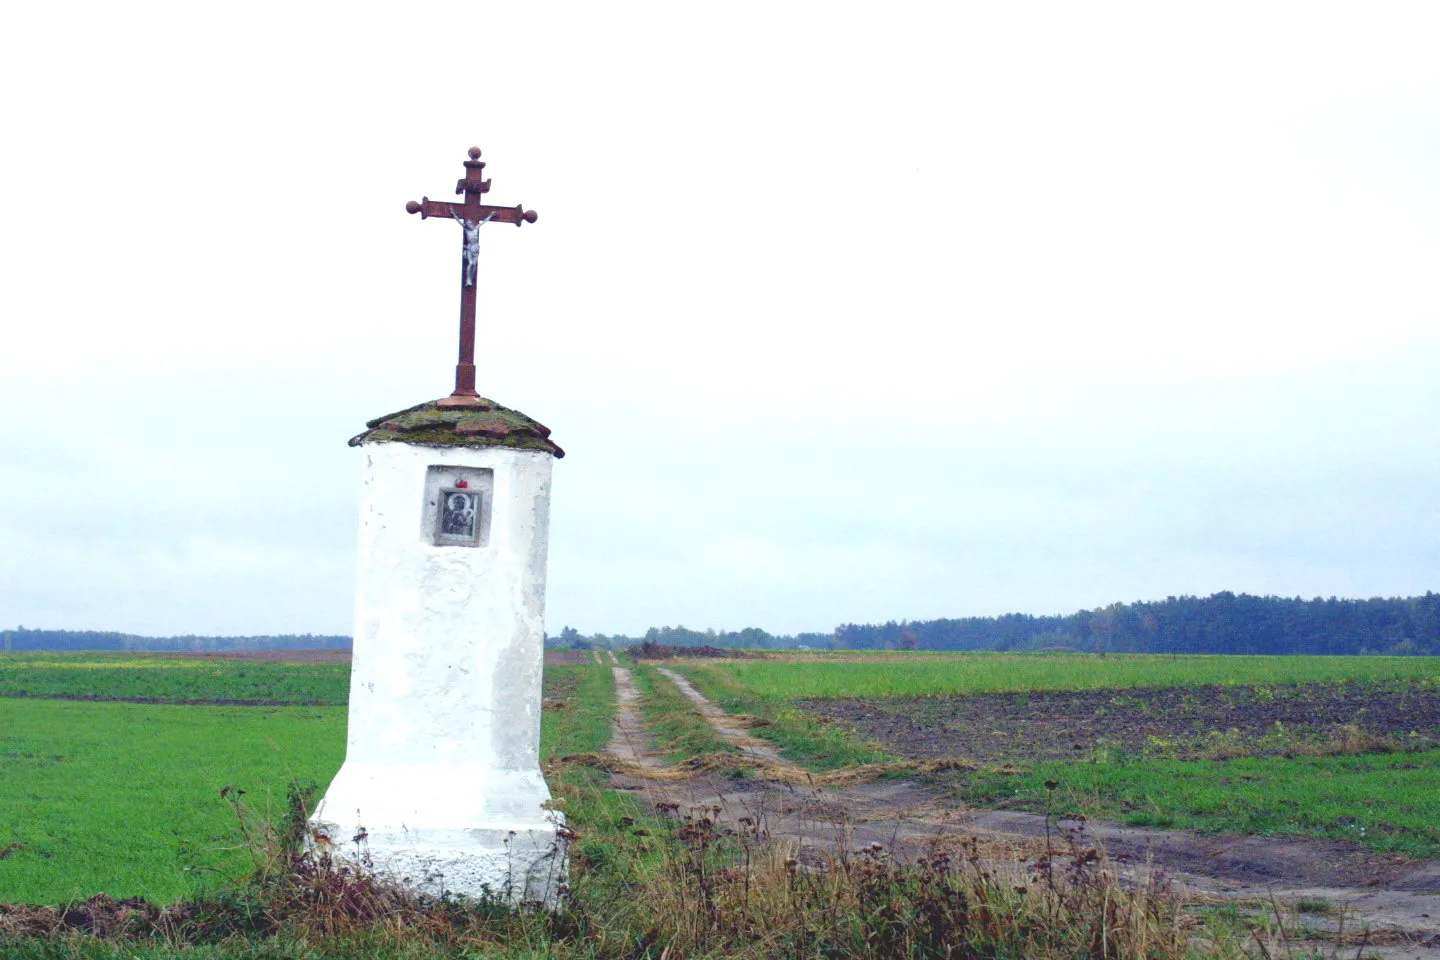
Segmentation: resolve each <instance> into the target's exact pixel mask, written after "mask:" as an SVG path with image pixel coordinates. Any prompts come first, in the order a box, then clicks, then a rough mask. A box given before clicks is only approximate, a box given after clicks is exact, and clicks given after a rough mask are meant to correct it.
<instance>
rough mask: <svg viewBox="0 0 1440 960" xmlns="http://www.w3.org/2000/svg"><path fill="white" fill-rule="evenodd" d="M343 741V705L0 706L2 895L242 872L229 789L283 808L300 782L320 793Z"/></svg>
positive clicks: (182, 881)
mask: <svg viewBox="0 0 1440 960" xmlns="http://www.w3.org/2000/svg"><path fill="white" fill-rule="evenodd" d="M344 749H345V712H344V710H342V709H339V708H335V707H184V706H149V705H140V704H129V703H75V702H67V701H54V700H51V701H45V700H0V783H3V784H4V785H5V786H4V789H3V790H0V849H5V850H6V851H7V853H6V854H5V856H4V857H3V858H0V902H16V901H21V902H34V903H61V902H64V901H67V900H71V899H75V898H83V897H88V896H90V895H91V894H94V893H100V892H105V893H110V894H113V895H115V896H120V897H124V896H145V897H149V898H152V899H156V900H160V901H168V900H173V899H175V898H177V897H180V896H183V895H185V894H187V893H189V892H191V891H192V890H193V889H194V888H195V885H196V881H197V880H199V879H209V878H214V877H216V876H220V877H233V876H236V875H239V874H241V873H243V871H244V869H245V867H246V863H247V860H246V857H245V854H244V853H243V851H239V850H237V849H235V847H236V843H237V836H236V833H235V818H234V815H233V813H232V811H231V809H230V807H229V805H228V804H226V802H225V801H224V800H222V799H221V797H220V790H221V789H222V788H223V787H225V786H226V785H227V784H234V785H237V786H240V787H243V788H244V789H245V790H247V791H248V796H247V799H248V801H249V802H250V804H251V805H252V806H253V807H256V808H258V809H262V810H264V809H267V808H269V809H274V810H275V811H276V812H277V813H278V811H280V810H281V809H283V807H284V801H285V796H286V790H287V787H288V785H289V783H290V782H291V781H292V780H294V781H298V782H300V783H302V784H310V783H313V784H319V785H320V786H321V788H322V789H323V787H324V785H326V784H328V783H329V780H330V778H331V777H332V776H333V775H334V773H335V771H336V770H338V769H339V767H340V762H341V760H342V759H343V756H344ZM217 872H218V873H217Z"/></svg>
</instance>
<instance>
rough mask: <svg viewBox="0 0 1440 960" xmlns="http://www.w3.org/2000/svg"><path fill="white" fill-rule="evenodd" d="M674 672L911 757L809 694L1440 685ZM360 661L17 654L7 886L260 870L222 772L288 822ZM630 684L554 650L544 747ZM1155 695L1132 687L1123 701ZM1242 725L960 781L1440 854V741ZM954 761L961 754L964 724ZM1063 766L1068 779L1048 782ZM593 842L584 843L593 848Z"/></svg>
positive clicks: (12, 658)
mask: <svg viewBox="0 0 1440 960" xmlns="http://www.w3.org/2000/svg"><path fill="white" fill-rule="evenodd" d="M672 666H673V667H674V668H675V669H677V670H679V671H681V672H682V673H685V674H687V675H688V676H689V677H691V679H692V680H694V681H695V682H696V684H697V686H699V687H700V689H701V690H702V691H704V692H705V693H706V694H707V695H709V696H711V697H712V698H713V699H715V700H716V701H717V702H718V703H720V704H721V705H722V706H724V707H725V708H726V709H727V710H729V711H730V712H732V713H747V714H753V715H756V716H758V717H761V718H763V719H764V720H766V721H768V723H767V724H764V725H760V726H757V727H756V729H755V733H756V735H757V736H761V737H766V738H769V739H771V740H772V741H774V742H775V743H776V744H778V745H779V746H780V747H781V748H782V752H784V753H785V754H786V755H787V756H788V757H790V758H791V759H793V760H796V761H797V762H800V763H802V764H803V765H806V766H808V767H810V768H812V769H816V770H822V769H835V768H843V767H848V766H855V765H859V764H868V763H876V762H883V761H892V760H896V759H900V757H901V756H902V755H903V753H902V752H897V751H896V750H893V749H887V748H885V747H883V746H882V745H880V744H879V743H877V742H876V741H875V740H874V739H873V738H871V737H870V736H868V735H867V733H866V731H865V730H863V729H860V728H857V727H850V726H846V725H845V724H840V723H833V722H819V721H817V720H816V719H815V717H813V716H812V715H811V714H809V713H807V712H806V711H805V710H803V709H800V708H797V707H796V706H795V705H793V704H792V703H790V702H789V701H790V700H791V699H792V698H795V699H799V698H826V697H829V698H841V699H849V700H855V701H863V700H865V699H867V698H868V699H876V700H886V699H887V698H889V699H890V700H892V701H893V699H894V698H903V697H916V696H926V697H933V698H944V697H970V696H972V695H976V694H987V693H993V692H1005V691H1008V692H1011V693H1015V694H1016V695H1017V699H1016V700H1015V701H1014V703H1015V704H1016V707H1015V709H1019V710H1022V711H1023V709H1024V708H1023V703H1024V702H1025V701H1024V697H1025V696H1026V695H1027V691H1028V692H1038V691H1042V690H1080V691H1085V690H1115V691H1124V690H1130V691H1132V692H1134V693H1136V694H1138V693H1140V692H1142V691H1145V690H1156V689H1162V688H1165V687H1173V686H1178V687H1185V688H1191V689H1194V690H1196V691H1199V690H1201V689H1202V688H1205V687H1206V686H1207V685H1212V686H1213V685H1220V686H1224V687H1228V688H1233V689H1236V690H1240V691H1242V692H1248V694H1249V695H1250V696H1249V699H1247V700H1246V703H1247V704H1249V705H1250V706H1249V707H1247V709H1258V708H1257V707H1255V706H1254V702H1255V701H1256V699H1257V698H1256V696H1254V694H1255V692H1256V691H1260V692H1262V693H1263V692H1266V691H1267V690H1268V689H1269V688H1268V687H1266V686H1265V685H1267V684H1273V685H1280V684H1301V685H1306V684H1309V685H1311V686H1307V687H1304V689H1315V690H1322V689H1327V687H1326V685H1330V686H1334V685H1337V684H1338V685H1342V686H1344V685H1360V686H1362V687H1365V688H1366V689H1369V687H1366V685H1373V686H1374V689H1375V690H1377V691H1381V690H1383V691H1390V692H1393V691H1394V690H1396V689H1413V690H1420V691H1434V690H1435V689H1436V685H1437V683H1440V661H1437V660H1435V659H1421V658H1298V657H1296V658H1262V657H1194V658H1182V657H1169V656H1167V657H1155V658H1145V657H1138V656H1123V657H1120V656H1111V657H1104V658H1099V657H1093V656H1084V655H1081V656H1076V655H1028V656H1026V655H1005V654H991V655H970V654H966V655H949V654H920V655H916V654H890V655H881V656H858V657H857V656H852V655H849V654H840V655H834V656H823V655H820V656H817V655H809V656H799V657H794V658H772V659H765V660H753V661H742V660H725V661H703V662H680V663H675V664H672ZM346 674H347V670H346V668H345V667H344V666H343V665H339V664H286V663H272V662H255V661H238V660H211V659H188V658H180V657H153V656H127V655H112V654H103V655H95V654H73V655H56V654H23V655H15V654H11V655H0V693H12V694H14V693H25V694H30V695H32V697H34V698H33V699H32V698H21V697H0V782H3V783H4V784H5V789H4V790H3V791H0V851H3V853H0V902H4V901H11V902H14V901H34V902H51V903H55V902H63V901H67V900H71V899H75V898H82V897H84V896H88V895H90V894H92V893H96V892H101V891H104V892H107V893H111V894H113V895H116V896H130V895H143V896H147V897H149V898H152V899H155V900H159V901H165V900H172V899H174V898H176V897H179V896H183V895H185V894H186V893H187V892H189V891H192V890H193V889H195V887H196V885H197V883H199V884H204V883H212V882H218V880H219V879H220V878H223V877H233V876H236V875H239V874H240V873H243V871H244V869H245V867H246V864H247V860H246V856H247V855H246V853H245V852H244V851H243V850H242V849H240V847H239V835H238V831H237V824H236V819H235V815H234V811H233V810H232V809H231V807H230V805H229V803H228V802H227V801H225V800H223V799H222V798H221V797H220V790H221V788H222V787H224V786H226V785H234V786H237V787H242V788H244V789H245V790H246V791H247V793H246V795H245V798H244V799H245V802H246V803H247V804H248V805H250V806H251V807H252V808H254V809H256V810H258V811H260V812H261V813H262V814H264V813H267V812H273V813H274V815H275V816H279V814H280V810H281V807H282V806H283V802H284V798H285V795H286V791H287V789H288V787H289V785H290V784H291V783H292V782H298V783H301V784H307V785H315V786H318V787H320V788H321V789H323V788H324V786H325V785H326V784H327V783H328V781H329V779H330V777H331V776H332V775H333V773H334V771H335V770H336V769H337V768H338V766H339V764H340V762H341V759H342V757H343V746H344V726H345V716H344V709H343V706H342V705H343V703H344V700H345V691H346V679H347V678H346ZM636 679H637V683H638V684H639V685H640V687H641V691H642V694H643V695H644V697H645V703H644V704H643V708H644V709H643V713H644V714H645V716H646V717H647V720H648V722H649V723H650V726H651V734H652V736H653V737H654V738H655V742H656V743H657V744H660V745H661V746H662V747H664V748H665V753H666V754H667V759H668V760H669V761H671V762H675V761H677V760H679V759H683V755H684V754H686V753H687V752H688V753H695V752H709V751H713V750H717V749H718V750H727V749H731V748H730V747H729V746H728V745H726V744H724V743H722V742H720V741H718V740H717V739H716V738H715V737H714V736H713V734H711V733H710V732H709V731H708V730H706V729H705V728H704V726H703V724H701V723H700V722H699V721H698V718H696V717H695V715H694V714H693V713H692V712H690V710H689V708H688V707H687V705H686V704H685V703H684V702H683V701H682V700H681V699H680V698H679V697H678V695H677V694H676V693H675V691H674V690H673V688H672V687H670V685H669V683H668V681H664V682H662V681H661V680H660V679H659V678H658V676H657V675H655V674H653V672H652V671H651V670H650V668H648V667H646V666H644V665H640V666H639V668H638V670H637V677H636ZM47 695H50V696H56V695H60V696H77V695H80V696H95V697H110V698H124V697H131V698H153V699H163V700H172V701H207V700H208V701H214V700H239V701H252V702H253V701H282V702H284V701H286V700H287V699H288V700H290V701H291V702H294V701H309V700H317V701H321V702H323V703H328V704H334V706H320V707H305V706H248V707H235V706H214V705H197V704H184V705H181V704H180V703H177V704H176V705H151V704H140V703H105V702H77V701H67V700H55V699H43V698H44V697H45V696H47ZM1427 695H1431V696H1433V694H1427ZM613 696H614V689H613V685H612V681H611V679H610V671H609V669H608V667H596V666H593V665H590V664H585V665H573V666H560V667H548V668H547V669H546V697H547V704H548V707H547V709H546V711H545V715H544V726H543V739H542V750H543V755H544V756H545V758H546V759H547V762H554V761H555V760H556V759H557V758H558V757H560V756H564V755H568V754H583V753H587V752H589V753H593V752H595V751H597V750H599V749H601V747H602V746H603V745H604V743H605V742H606V741H607V740H608V738H609V735H610V721H611V716H612V714H613V705H612V699H613ZM1139 699H1140V698H1138V697H1135V696H1129V695H1117V696H1116V697H1115V698H1114V699H1113V703H1115V704H1119V703H1123V702H1127V701H1128V700H1137V702H1138V700H1139ZM1280 699H1281V700H1283V699H1284V698H1283V697H1281V698H1280ZM925 702H930V701H925ZM940 702H943V700H942V701H940ZM1110 702H1111V701H1107V704H1108V703H1110ZM904 709H907V710H908V709H910V708H908V707H904ZM1008 709H1010V708H1007V710H1008ZM1112 709H1113V708H1112ZM939 715H940V714H937V716H939ZM1161 719H1163V718H1161ZM927 723H928V721H927ZM1153 739H1155V740H1156V741H1157V742H1163V740H1162V738H1153ZM1273 739H1274V737H1273V736H1271V737H1270V738H1269V741H1273ZM1269 741H1267V742H1269ZM1417 742H1418V741H1417ZM1224 743H1225V745H1226V748H1227V749H1228V750H1230V751H1231V753H1232V754H1233V756H1228V757H1226V758H1223V759H1194V758H1191V759H1177V758H1175V757H1174V756H1166V755H1163V754H1162V753H1159V752H1157V753H1155V754H1153V755H1152V754H1147V753H1145V752H1143V751H1142V752H1130V753H1126V752H1125V751H1122V750H1117V749H1114V748H1113V745H1111V746H1105V745H1103V744H1100V745H1097V747H1096V748H1095V749H1091V750H1087V751H1086V752H1084V753H1083V754H1079V755H1077V756H1076V758H1075V759H1074V760H1073V761H1071V762H1064V763H1057V762H1050V761H1044V762H1041V761H1037V762H1033V763H1021V764H1019V765H1015V764H1008V765H995V764H984V763H981V764H978V767H979V769H977V770H974V771H961V772H957V773H953V774H946V775H944V776H943V777H941V782H942V783H943V785H944V786H946V787H947V788H948V789H950V790H952V791H954V793H955V795H956V796H957V798H959V799H962V800H964V801H966V802H969V803H974V804H978V805H989V806H1000V807H1012V808H1021V809H1029V810H1040V809H1064V810H1067V811H1072V812H1073V811H1080V812H1085V813H1087V814H1088V815H1091V816H1099V817H1105V818H1113V819H1118V820H1124V821H1128V822H1130V823H1135V824H1149V825H1156V826H1177V827H1189V828H1195V829H1200V830H1212V831H1227V832H1249V833H1277V834H1285V833H1291V834H1309V835H1318V836H1324V837H1333V838H1341V839H1348V840H1354V841H1356V842H1358V843H1361V844H1364V845H1367V846H1370V847H1372V848H1375V849H1379V850H1388V851H1398V852H1402V853H1406V854H1409V855H1412V856H1440V829H1437V827H1436V826H1435V824H1437V823H1440V791H1437V790H1435V789H1434V788H1433V784H1434V783H1435V782H1436V779H1437V777H1440V751H1436V750H1433V749H1425V750H1420V749H1415V750H1412V749H1408V748H1404V747H1403V746H1402V747H1394V746H1393V745H1392V746H1384V745H1383V743H1382V745H1381V746H1378V747H1374V748H1373V749H1372V748H1370V747H1361V748H1359V749H1358V750H1348V751H1341V752H1339V753H1337V754H1336V755H1325V753H1324V751H1323V750H1320V751H1318V752H1316V753H1315V755H1291V756H1276V755H1259V753H1260V751H1258V750H1255V751H1253V752H1254V753H1255V754H1256V755H1246V752H1247V749H1249V748H1248V747H1247V744H1246V742H1244V740H1243V738H1240V739H1238V740H1237V739H1236V737H1235V736H1230V737H1228V738H1226V739H1225V740H1224ZM1297 743H1298V741H1297ZM1272 746H1273V743H1272ZM1271 752H1272V753H1273V751H1271ZM955 756H956V757H957V758H958V759H965V758H966V755H965V753H964V748H963V742H962V743H960V744H959V745H958V746H957V748H956V754H955ZM556 769H557V771H558V772H556V773H554V775H553V776H554V777H559V778H560V779H559V780H554V779H553V778H552V784H553V785H555V786H556V789H557V792H559V793H560V794H561V795H565V796H567V797H568V801H569V802H570V803H572V804H576V805H578V807H579V809H576V810H572V811H570V812H571V813H572V814H573V815H576V816H577V817H578V821H579V822H594V823H601V824H610V825H612V826H613V824H615V823H619V822H620V821H621V820H623V819H625V818H630V819H633V818H634V816H635V814H636V810H635V806H634V803H633V801H632V800H631V799H630V798H628V797H626V796H623V795H619V794H614V793H612V792H611V791H608V790H606V789H604V785H605V783H606V782H607V775H606V774H604V773H603V772H602V771H600V770H596V769H594V768H591V767H588V766H584V765H579V766H576V765H573V764H572V765H566V766H564V767H563V768H556ZM1046 781H1054V782H1058V784H1059V786H1058V787H1057V788H1055V789H1054V790H1050V789H1047V787H1046V786H1045V783H1046ZM591 846H593V845H591V844H590V842H589V841H585V842H584V843H582V846H581V850H582V852H584V851H585V850H586V849H587V847H591ZM605 855H606V854H605V853H604V846H603V844H601V845H599V846H593V849H589V851H588V853H586V854H585V856H587V857H590V858H593V859H594V860H595V861H596V862H599V861H600V860H602V859H603V858H604V856H605Z"/></svg>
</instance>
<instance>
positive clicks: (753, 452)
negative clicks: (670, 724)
mask: <svg viewBox="0 0 1440 960" xmlns="http://www.w3.org/2000/svg"><path fill="white" fill-rule="evenodd" d="M0 16H3V19H0V80H3V82H4V86H5V89H6V95H5V97H4V98H3V101H0V119H3V123H4V129H5V132H6V136H5V141H6V147H5V149H4V151H3V153H0V191H3V197H0V199H3V210H4V215H3V217H0V254H3V263H4V268H3V285H0V316H3V321H0V322H3V331H4V337H3V350H0V409H3V411H4V416H3V417H0V627H6V626H13V625H15V624H24V625H26V626H29V627H48V628H75V629H84V628H92V629H117V630H124V631H131V632H138V633H146V634H172V633H191V632H194V633H224V634H243V633H272V632H273V633H280V632H283V633H293V632H307V631H309V632H316V633H349V632H350V629H351V606H352V601H353V577H354V550H355V526H356V503H357V498H358V495H359V482H358V481H359V472H360V462H359V461H360V458H359V455H358V453H357V452H356V451H354V450H351V449H349V448H347V447H346V445H345V441H346V439H347V438H349V437H350V436H351V435H353V434H355V433H357V432H359V431H360V430H361V429H363V426H364V421H365V420H367V419H369V418H372V417H375V416H378V415H380V414H383V413H386V412H390V411H392V410H396V409H399V408H402V407H406V406H410V405H412V404H415V403H418V402H421V401H425V400H430V399H434V398H436V397H440V396H443V395H445V394H446V393H448V392H449V390H450V386H451V377H452V371H453V363H454V349H455V346H454V344H455V331H456V315H457V305H458V291H457V289H456V286H457V284H456V280H457V274H458V269H457V264H456V260H457V258H458V252H459V251H458V249H457V248H458V246H459V239H460V237H459V231H458V230H457V229H455V227H454V226H453V225H452V224H448V223H444V222H438V221H426V222H421V221H420V219H419V218H418V217H411V216H407V215H406V214H405V212H404V205H405V202H406V201H407V200H418V199H420V197H421V196H422V195H429V196H432V197H436V198H445V197H448V196H450V194H451V190H452V189H453V184H454V183H455V181H456V179H457V178H459V177H460V176H461V175H462V173H463V169H462V167H461V166H460V163H461V161H462V160H463V159H464V156H465V149H466V148H467V147H469V146H470V145H471V144H472V143H473V144H478V145H479V146H480V147H482V148H483V150H484V151H485V155H484V159H485V160H486V161H487V162H488V164H489V166H488V167H487V170H486V174H487V175H488V176H490V177H491V178H492V179H493V182H494V187H493V189H492V191H491V193H490V194H489V197H488V199H489V200H490V202H493V203H498V204H507V205H509V204H515V203H523V204H524V205H525V206H526V207H527V208H534V209H536V210H538V211H539V213H540V219H539V222H538V223H537V224H536V225H535V226H533V227H531V226H526V227H524V228H523V229H521V230H515V229H514V228H511V227H500V226H492V227H487V228H486V229H485V230H483V231H482V233H481V246H482V252H481V268H480V273H481V293H480V298H481V299H480V320H479V328H480V334H479V357H478V361H477V362H478V364H479V385H480V389H481V392H482V393H484V394H485V395H486V396H489V397H492V398H494V399H496V400H498V401H500V402H501V403H504V404H506V405H508V406H512V407H516V408H518V409H521V410H523V411H525V412H526V413H528V414H530V415H532V416H534V417H535V418H537V419H539V420H541V421H542V422H544V423H546V424H548V425H549V426H551V427H552V428H553V430H554V437H555V439H556V440H557V441H558V442H559V443H560V444H561V445H562V446H564V447H565V449H566V450H567V451H568V453H569V455H568V456H567V457H566V458H565V459H564V460H562V461H559V462H558V463H557V464H556V469H555V481H554V490H553V497H554V499H553V514H552V541H551V554H550V585H549V611H548V615H547V626H548V628H549V629H550V631H551V632H558V631H559V629H560V627H562V626H564V625H567V624H568V625H572V626H575V627H577V628H578V629H580V630H581V631H583V632H586V633H590V632H595V631H600V632H605V633H614V632H632V633H633V632H638V631H643V630H644V629H645V628H646V627H648V626H651V625H662V624H672V625H673V624H677V623H683V624H684V625H686V626H691V627H696V628H704V627H707V626H713V627H716V628H728V629H734V628H740V627H743V626H748V625H754V626H760V627H764V628H766V629H769V630H772V631H776V632H791V631H799V630H829V629H830V628H832V627H833V626H835V625H836V624H838V623H842V622H849V621H853V622H873V621H883V620H888V619H892V618H893V619H909V618H933V617H942V616H968V615H981V614H998V613H1004V612H1007V611H1024V612H1031V613H1058V612H1070V611H1073V610H1075V609H1078V608H1082V607H1095V606H1099V605H1102V604H1107V603H1110V602H1113V601H1116V600H1124V601H1133V600H1137V599H1159V598H1163V597H1165V596H1166V595H1169V594H1184V593H1192V594H1208V593H1211V592H1213V591H1217V590H1226V589H1228V590H1234V591H1237V592H1238V591H1248V592H1253V593H1266V594H1281V595H1287V596H1294V595H1301V596H1305V597H1311V596H1316V595H1325V596H1328V595H1332V594H1333V595H1339V596H1372V595H1387V596H1393V595H1407V594H1413V593H1423V592H1424V591H1426V590H1427V589H1440V428H1437V421H1440V417H1437V412H1440V375H1437V371H1440V322H1437V321H1440V270H1437V265H1440V264H1437V254H1440V57H1437V55H1436V44H1435V41H1436V37H1437V36H1440V8H1437V7H1436V6H1435V4H1434V3H1433V2H1426V3H1414V4H1387V3H1369V4H1356V3H1347V4H1326V3H1314V2H1304V3H1283V4H1282V3H1272V4H1266V3H1255V2H1246V3H1232V4H1226V3H1206V4H1173V3H1154V2H1146V3H1137V4H1133V5H1114V4H1104V3H1085V4H1076V3H1054V4H1018V3H1003V4H1002V3H931V4H904V3H883V4H875V5H860V4H846V3H824V4H821V3H814V4H798V3H794V4H787V3H777V2H773V0H772V2H766V3H735V2H728V3H724V4H703V5H702V4H682V3H673V2H670V3H655V4H635V3H624V2H610V3H584V4H581V3H576V4H570V5H566V4H539V3H527V4H518V3H516V4H490V3H476V2H470V3H455V4H424V3H415V4H404V5H401V4H388V5H385V9H384V10H381V9H380V8H379V7H378V6H365V5H356V4H326V5H320V4H305V3H295V2H286V3H266V2H260V3H246V4H198V3H183V4H182V3H176V4H156V3H149V2H145V0H140V2H138V3H131V4H113V3H104V4H101V3H91V4H69V5H64V4H42V3H30V4H12V5H10V6H9V7H7V9H6V12H5V13H4V14H3V15H0Z"/></svg>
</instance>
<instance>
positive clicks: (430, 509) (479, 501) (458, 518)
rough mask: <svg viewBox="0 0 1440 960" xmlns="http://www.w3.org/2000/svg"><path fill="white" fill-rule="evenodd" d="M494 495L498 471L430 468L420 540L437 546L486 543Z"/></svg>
mask: <svg viewBox="0 0 1440 960" xmlns="http://www.w3.org/2000/svg"><path fill="white" fill-rule="evenodd" d="M494 495H495V471H493V470H491V469H490V468H488V467H459V466H445V465H442V464H435V465H433V466H431V467H428V468H427V469H426V471H425V502H424V509H423V511H422V519H421V522H420V537H421V539H422V540H424V541H425V542H426V543H429V544H430V545H431V546H436V547H483V546H485V545H486V544H487V543H489V541H490V512H491V511H492V510H493V509H494V500H493V497H494Z"/></svg>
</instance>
